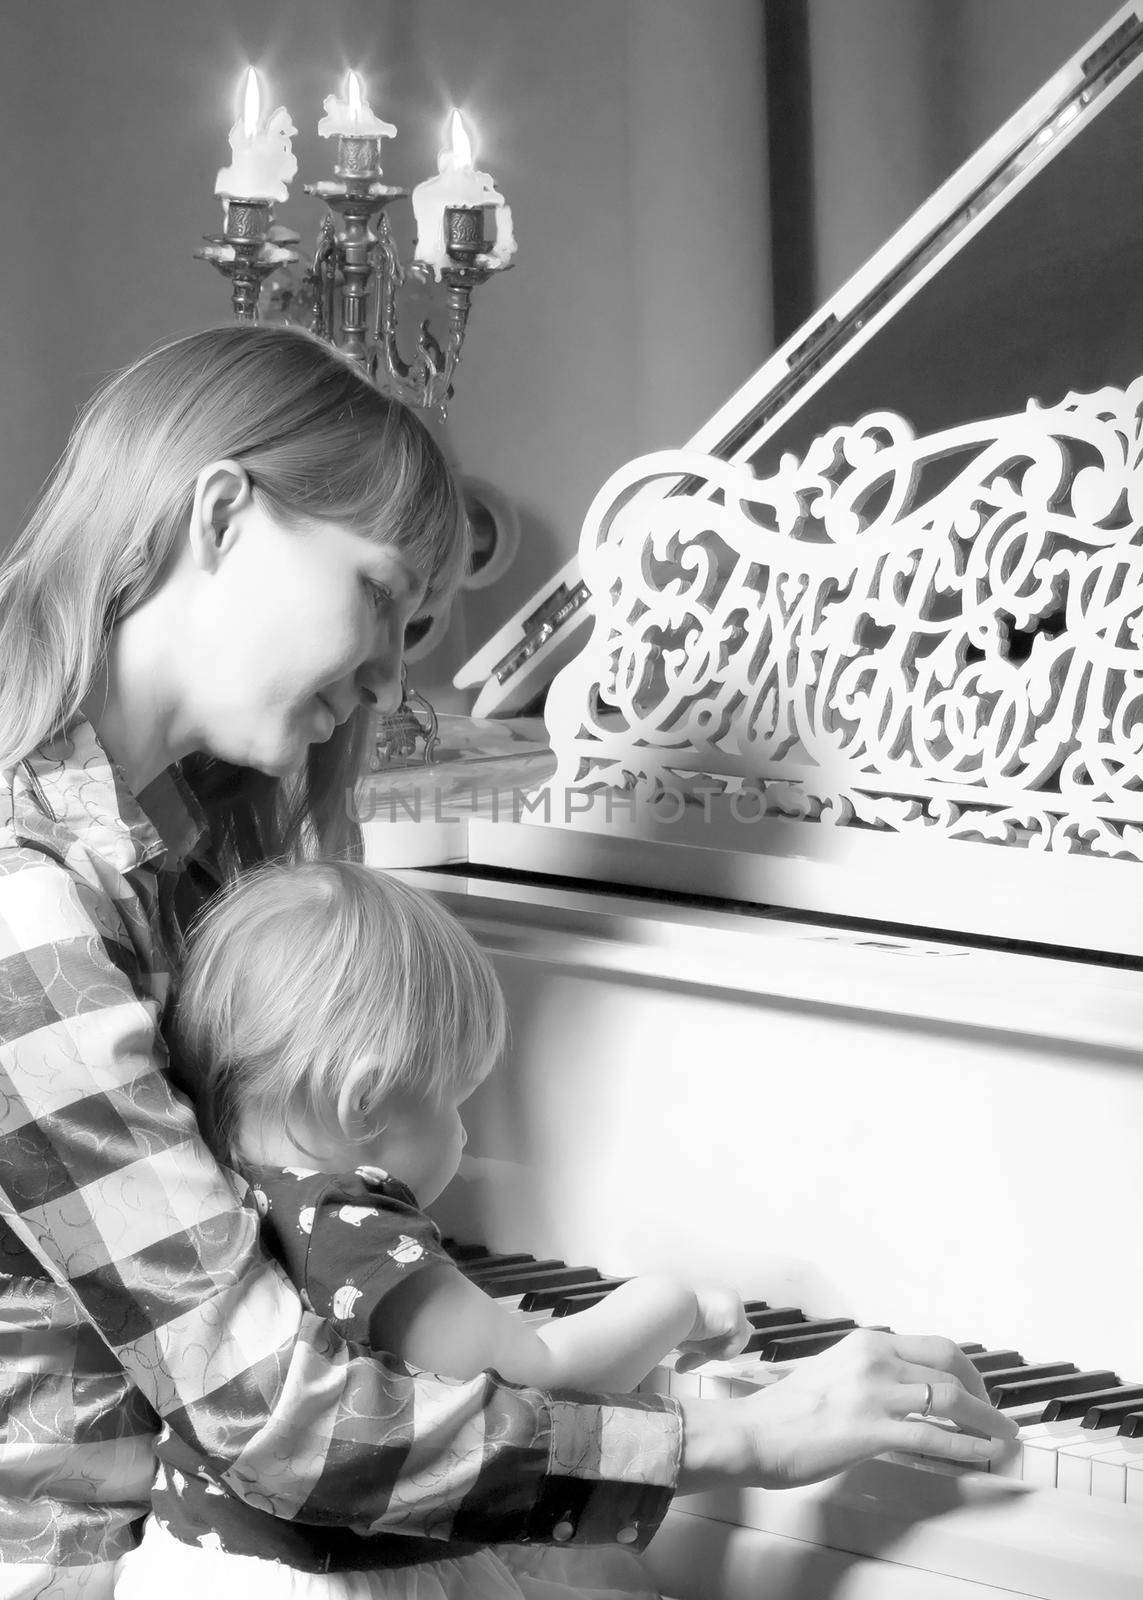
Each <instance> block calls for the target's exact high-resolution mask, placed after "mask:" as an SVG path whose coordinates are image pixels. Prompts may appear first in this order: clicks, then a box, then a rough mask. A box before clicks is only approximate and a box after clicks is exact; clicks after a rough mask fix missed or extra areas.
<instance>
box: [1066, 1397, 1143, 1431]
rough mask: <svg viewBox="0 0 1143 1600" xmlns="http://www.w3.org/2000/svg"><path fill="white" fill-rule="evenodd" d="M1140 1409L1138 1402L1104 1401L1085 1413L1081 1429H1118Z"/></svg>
mask: <svg viewBox="0 0 1143 1600" xmlns="http://www.w3.org/2000/svg"><path fill="white" fill-rule="evenodd" d="M1138 1408H1139V1402H1138V1400H1104V1401H1101V1402H1100V1404H1099V1405H1097V1406H1092V1408H1091V1410H1090V1411H1085V1412H1084V1414H1083V1421H1082V1422H1081V1423H1080V1427H1081V1428H1091V1429H1093V1430H1094V1429H1098V1428H1118V1426H1119V1424H1120V1423H1121V1422H1122V1421H1123V1419H1124V1417H1126V1416H1129V1415H1130V1413H1131V1412H1132V1411H1136V1410H1138Z"/></svg>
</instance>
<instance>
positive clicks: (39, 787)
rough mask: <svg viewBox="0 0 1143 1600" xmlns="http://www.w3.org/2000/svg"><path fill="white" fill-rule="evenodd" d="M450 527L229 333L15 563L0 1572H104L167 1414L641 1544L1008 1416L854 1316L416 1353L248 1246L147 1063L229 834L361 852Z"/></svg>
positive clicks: (321, 1472) (433, 1509) (458, 537)
mask: <svg viewBox="0 0 1143 1600" xmlns="http://www.w3.org/2000/svg"><path fill="white" fill-rule="evenodd" d="M464 557H465V540H464V535H463V533H462V531H461V519H460V515H459V511H458V500H457V495H456V490H455V487H454V485H453V484H452V482H451V480H450V478H449V475H448V472H447V470H446V468H445V466H444V464H443V461H442V459H441V457H440V454H439V452H438V451H437V450H436V448H435V446H434V445H433V443H432V441H431V439H430V438H429V436H428V435H427V433H426V432H425V430H424V428H423V427H422V426H421V425H420V423H419V422H418V421H417V420H416V419H415V418H414V417H413V416H412V415H411V414H410V413H409V412H407V411H406V410H404V409H403V408H402V407H400V406H399V405H397V404H396V403H395V402H393V401H390V400H388V399H386V398H384V397H383V396H381V395H380V394H379V393H378V392H377V391H376V390H375V389H374V388H373V387H372V386H371V385H369V384H368V383H367V382H366V381H365V380H364V379H363V378H362V377H361V376H360V375H359V373H358V372H357V370H356V369H355V368H353V367H352V365H351V364H350V363H348V362H346V361H344V360H343V359H342V358H341V357H340V356H338V355H337V354H336V353H335V352H333V351H331V350H329V349H328V348H327V347H326V346H324V345H323V344H321V343H319V342H318V341H317V340H314V339H311V338H310V337H309V336H307V335H305V334H303V333H300V332H297V331H293V330H286V329H259V328H228V329H218V330H212V331H208V332H204V333H200V334H195V335H192V336H190V337H189V338H185V339H182V340H179V341H178V342H177V343H175V344H172V345H170V346H168V347H166V348H165V349H162V350H159V351H157V352H155V353H153V354H152V355H149V356H147V357H145V358H144V359H143V360H141V361H140V362H138V363H136V365H135V366H133V367H131V368H130V369H128V370H127V371H126V372H125V373H123V374H121V375H120V376H119V377H117V378H115V379H113V380H112V381H111V382H110V383H109V384H108V385H107V386H106V388H105V389H104V390H103V391H102V392H101V393H100V394H99V395H97V396H96V398H95V399H94V400H93V401H92V403H91V405H90V406H89V407H88V408H87V410H86V412H85V414H84V415H83V417H82V418H81V420H80V422H79V424H78V426H77V428H76V431H75V433H74V435H73V438H72V440H71V442H70V444H69V446H68V449H67V451H66V453H65V455H64V457H63V459H62V461H61V463H60V465H59V468H58V469H57V472H56V474H55V477H54V480H53V482H52V484H51V486H50V488H49V489H48V491H47V492H46V494H45V496H44V499H43V501H42V503H41V505H40V507H39V508H38V509H37V511H36V513H35V514H34V516H33V518H32V520H31V522H30V524H29V526H28V528H27V529H26V530H25V533H24V534H23V536H22V537H21V539H20V540H19V542H18V543H17V545H16V546H15V548H14V549H13V551H12V552H11V555H10V556H9V558H8V561H7V563H6V565H5V567H4V569H3V571H2V572H0V772H2V773H3V775H4V779H3V787H2V788H0V1273H3V1274H4V1277H3V1279H2V1280H0V1294H2V1296H3V1303H2V1305H0V1394H2V1397H3V1398H2V1405H3V1412H4V1415H5V1433H4V1439H5V1440H6V1445H5V1447H4V1448H3V1449H2V1450H0V1597H3V1600H11V1597H13V1596H21V1597H22V1596H31V1595H37V1596H40V1595H52V1596H61V1597H63V1596H70V1595H73V1594H75V1595H78V1594H82V1595H84V1596H98V1597H104V1596H107V1595H108V1594H109V1593H110V1589H111V1579H112V1571H113V1567H114V1563H115V1561H116V1559H117V1557H118V1556H119V1555H121V1554H122V1553H123V1552H124V1551H125V1550H126V1549H128V1548H130V1547H131V1545H132V1544H133V1543H134V1541H135V1538H136V1537H137V1529H138V1526H139V1523H140V1519H141V1518H142V1516H143V1514H144V1512H145V1510H146V1507H147V1500H148V1491H149V1487H150V1481H151V1471H152V1442H153V1440H154V1438H155V1436H156V1434H157V1433H158V1431H159V1429H160V1427H165V1428H168V1429H170V1430H171V1432H172V1433H174V1434H176V1435H178V1436H179V1437H181V1438H183V1439H185V1440H186V1441H187V1444H188V1446H189V1447H191V1448H192V1449H193V1450H194V1451H195V1452H196V1453H197V1455H198V1456H200V1457H202V1458H204V1459H206V1460H208V1461H209V1462H210V1463H211V1466H212V1470H213V1471H214V1472H215V1474H216V1476H218V1477H219V1478H220V1480H222V1481H223V1482H225V1483H226V1485H227V1486H228V1487H229V1488H230V1489H231V1490H232V1491H233V1492H234V1493H235V1494H237V1495H238V1496H239V1497H241V1498H242V1499H244V1500H246V1501H247V1502H248V1503H250V1504H251V1505H255V1506H257V1507H260V1508H262V1509H264V1510H267V1511H270V1512H272V1513H273V1514H274V1515H276V1516H279V1517H284V1518H290V1519H297V1520H300V1521H304V1522H311V1523H324V1524H327V1525H335V1526H345V1527H347V1528H349V1529H351V1530H356V1531H358V1532H365V1531H370V1532H378V1533H379V1532H385V1531H392V1532H400V1533H403V1534H406V1535H408V1536H409V1537H410V1550H411V1551H412V1549H413V1547H414V1546H415V1545H417V1546H419V1545H420V1542H421V1541H422V1540H423V1539H426V1538H427V1539H431V1540H440V1539H444V1538H448V1539H451V1540H456V1541H466V1542H469V1543H472V1544H483V1543H488V1542H490V1541H493V1540H496V1541H499V1542H510V1541H525V1542H527V1541H535V1542H549V1541H554V1542H557V1543H558V1542H560V1541H561V1540H563V1541H566V1542H575V1541H580V1542H583V1543H592V1542H594V1543H601V1542H607V1541H609V1540H616V1541H618V1542H620V1543H629V1544H632V1545H634V1546H636V1547H637V1548H641V1547H642V1546H643V1545H644V1544H645V1543H646V1542H647V1540H648V1539H649V1538H650V1537H651V1535H652V1533H653V1532H654V1530H655V1528H656V1526H657V1525H658V1522H659V1520H660V1519H661V1517H662V1515H663V1513H664V1511H665V1509H666V1506H667V1504H668V1502H669V1499H670V1496H671V1494H672V1492H673V1491H674V1490H675V1489H676V1488H680V1487H681V1488H697V1487H700V1486H702V1485H706V1484H712V1483H743V1484H744V1483H760V1484H770V1485H779V1484H787V1483H791V1484H792V1483H800V1482H807V1481H810V1480H812V1479H814V1478H816V1477H822V1476H825V1475H828V1474H829V1473H831V1472H835V1471H838V1470H840V1469H841V1468H842V1467H844V1466H845V1465H847V1464H849V1463H850V1462H853V1461H855V1460H858V1459H860V1458H862V1457H863V1456H866V1455H869V1454H873V1453H876V1452H879V1451H882V1450H887V1449H895V1450H910V1449H912V1450H926V1451H928V1452H930V1453H931V1454H933V1455H938V1456H942V1457H945V1458H953V1459H958V1460H973V1459H977V1460H979V1459H983V1457H984V1456H985V1455H987V1453H988V1451H989V1449H990V1448H991V1446H990V1445H989V1444H988V1442H987V1439H988V1437H990V1436H996V1437H1006V1436H1010V1435H1011V1433H1012V1431H1013V1430H1012V1428H1011V1426H1010V1425H1009V1424H1008V1423H1007V1422H1006V1420H1005V1419H1003V1418H1001V1417H1000V1416H999V1415H998V1414H997V1413H995V1412H993V1411H992V1409H991V1408H990V1407H989V1405H988V1403H987V1401H986V1399H985V1398H984V1392H983V1389H982V1386H981V1384H980V1380H979V1378H978V1377H977V1376H976V1374H975V1372H974V1371H973V1370H972V1368H971V1367H970V1366H969V1364H968V1363H967V1362H966V1361H965V1359H964V1357H963V1356H962V1355H961V1354H960V1352H959V1351H957V1350H956V1349H955V1347H954V1346H953V1345H951V1344H949V1343H948V1342H947V1341H944V1340H932V1339H912V1340H910V1339H904V1338H895V1337H890V1336H879V1335H874V1334H868V1335H865V1334H863V1335H857V1336H854V1337H853V1338H851V1339H848V1340H845V1341H844V1342H843V1343H842V1344H841V1345H839V1346H837V1347H835V1349H834V1350H832V1351H830V1352H828V1353H827V1354H826V1355H824V1356H821V1357H818V1358H815V1359H814V1360H812V1361H804V1362H802V1363H800V1364H799V1366H798V1368H797V1370H796V1371H795V1372H794V1373H793V1374H792V1375H791V1376H790V1377H788V1378H786V1379H785V1380H784V1381H783V1382H781V1383H779V1384H777V1385H775V1386H774V1387H772V1388H770V1389H768V1390H765V1391H763V1392H762V1393H760V1394H759V1395H758V1396H757V1397H756V1398H753V1399H749V1400H743V1401H734V1402H729V1401H727V1402H713V1401H708V1402H703V1401H694V1402H686V1403H684V1404H683V1405H680V1404H678V1403H677V1402H674V1401H671V1400H668V1399H666V1398H663V1397H659V1396H642V1397H638V1398H635V1397H627V1396H624V1397H611V1398H609V1399H607V1400H606V1401H601V1402H598V1403H589V1402H584V1401H582V1400H580V1399H577V1398H574V1397H572V1398H569V1399H558V1398H553V1397H552V1396H550V1395H547V1394H544V1393H542V1392H540V1391H538V1390H536V1389H531V1388H526V1387H519V1386H513V1385H510V1384H506V1383H503V1382H501V1381H500V1380H499V1379H498V1378H497V1376H496V1375H495V1374H494V1373H491V1372H485V1373H482V1374H481V1375H480V1376H479V1377H477V1378H475V1379H470V1380H467V1381H464V1382H457V1381H451V1380H449V1379H447V1378H438V1377H435V1376H432V1375H430V1374H425V1373H414V1374H411V1373H410V1372H409V1371H408V1370H407V1369H406V1368H405V1367H404V1366H403V1365H402V1364H401V1363H400V1362H399V1361H396V1360H392V1359H383V1358H374V1357H370V1356H368V1355H367V1354H366V1353H365V1352H363V1351H361V1350H359V1349H358V1348H357V1347H355V1346H353V1345H348V1344H346V1343H345V1342H344V1341H343V1339H342V1338H341V1336H340V1335H339V1334H338V1333H337V1331H336V1329H335V1328H334V1327H333V1326H332V1325H330V1324H328V1323H325V1322H323V1321H321V1320H320V1319H319V1318H318V1317H316V1316H315V1315H313V1314H312V1313H310V1312H308V1311H307V1310H306V1309H305V1308H304V1307H303V1305H302V1303H301V1301H300V1300H299V1298H298V1296H297V1293H296V1291H295V1290H294V1289H293V1288H292V1287H291V1286H290V1285H289V1284H288V1283H287V1281H286V1280H285V1278H284V1276H283V1275H282V1273H281V1272H280V1271H279V1270H278V1268H277V1267H276V1266H274V1265H273V1264H272V1263H271V1262H270V1261H269V1259H268V1258H267V1257H266V1255H265V1254H264V1253H263V1252H262V1250H261V1248H260V1246H259V1243H258V1237H257V1224H258V1218H257V1213H256V1210H255V1209H254V1207H253V1205H252V1204H251V1203H250V1200H249V1198H248V1195H247V1193H246V1190H245V1186H244V1185H243V1184H242V1183H241V1182H240V1181H239V1180H238V1179H237V1178H235V1177H234V1176H233V1175H231V1174H229V1173H228V1172H227V1171H226V1170H225V1169H223V1168H220V1167H219V1166H218V1165H217V1164H216V1163H215V1161H214V1160H213V1158H212V1157H211V1155H210V1154H209V1152H208V1150H207V1149H206V1147H205V1145H204V1144H203V1143H202V1141H201V1139H200V1137H199V1135H198V1131H197V1128H196V1126H195V1122H194V1117H193V1114H192V1112H191V1110H190V1108H189V1106H188V1104H187V1103H186V1101H185V1100H184V1099H182V1098H181V1097H180V1096H179V1095H178V1094H177V1093H176V1092H175V1091H174V1090H173V1089H172V1087H171V1081H170V1077H169V1072H168V1066H169V1064H168V1059H167V1055H166V1051H165V1048H164V1045H163V1042H162V1037H161V1033H160V1015H161V1010H162V1004H163V999H164V995H165V993H166V984H167V974H168V972H169V971H170V969H171V964H172V963H174V962H177V959H178V948H179V926H180V923H185V920H186V918H187V916H188V915H189V913H190V912H191V911H193V909H194V908H195V906H196V905H197V904H198V903H200V902H201V901H202V899H203V898H204V897H205V896H206V895H208V894H209V893H210V892H211V891H212V890H213V889H214V888H216V887H217V886H218V885H219V884H220V883H221V882H223V881H225V880H226V879H227V878H228V877H229V876H230V875H232V874H233V872H234V871H235V870H237V869H238V868H239V867H241V866H244V865H251V864H253V863H256V862H258V861H262V860H268V859H285V860H290V859H299V858H303V857H306V856H310V855H316V854H348V855H350V856H352V855H353V854H354V853H355V851H356V850H357V849H358V844H359V841H358V838H357V835H356V832H355V829H354V824H353V822H352V820H351V816H350V810H351V808H350V807H349V806H348V805H347V798H348V797H349V795H350V794H351V791H352V786H353V783H354V780H355V777H356V774H357V772H358V771H359V769H360V765H361V756H362V753H363V749H364V743H365V739H366V737H367V730H368V724H369V717H370V714H371V712H372V710H373V708H374V707H375V706H378V705H381V706H391V705H393V704H394V703H395V702H396V700H397V697H398V692H399V691H398V684H399V677H400V668H401V647H402V638H403V633H404V629H405V627H406V626H407V624H408V623H409V622H410V620H411V619H412V618H413V616H414V615H415V614H416V612H417V610H418V608H419V607H421V606H422V605H423V604H424V603H425V601H426V599H427V598H428V597H434V598H436V597H439V596H440V595H441V594H447V592H448V591H449V590H450V589H451V587H452V586H453V585H454V584H455V582H456V580H457V577H458V575H459V573H460V570H461V568H462V566H463V562H464ZM437 603H438V604H439V600H438V601H437ZM922 1410H923V1411H925V1412H926V1413H927V1412H928V1411H929V1410H933V1411H935V1412H936V1413H937V1414H940V1415H944V1416H947V1417H951V1418H953V1419H954V1420H955V1421H957V1422H959V1423H961V1424H963V1425H965V1426H966V1427H968V1428H972V1429H975V1430H976V1431H977V1432H978V1433H980V1434H983V1435H985V1436H986V1437H985V1438H984V1439H977V1438H972V1437H969V1436H968V1435H966V1434H953V1433H948V1432H945V1431H944V1430H942V1429H940V1428H939V1427H937V1426H935V1425H933V1424H932V1423H930V1422H928V1421H925V1420H920V1419H918V1418H917V1417H915V1416H912V1417H911V1420H910V1416H911V1414H912V1413H916V1412H920V1411H922ZM421 1548H423V1546H421Z"/></svg>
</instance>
